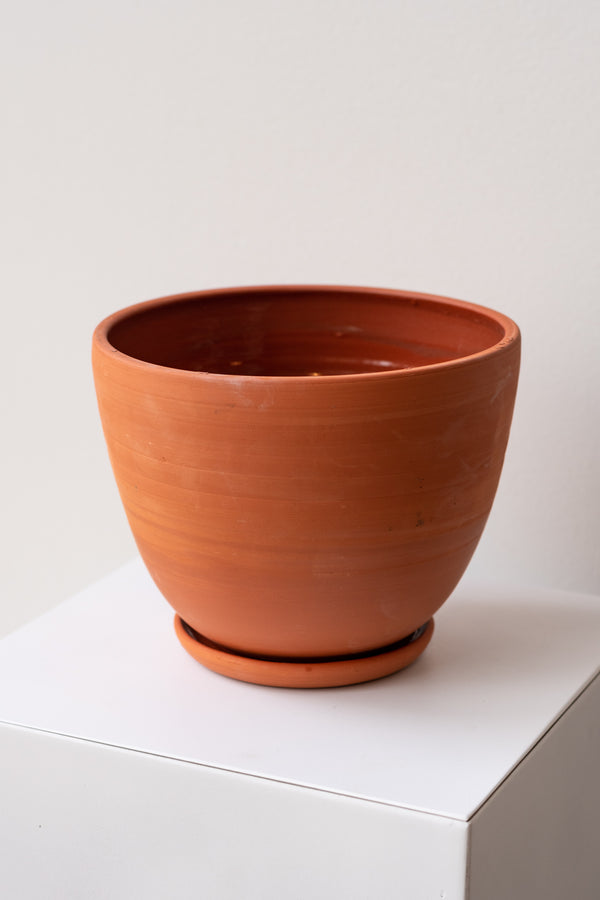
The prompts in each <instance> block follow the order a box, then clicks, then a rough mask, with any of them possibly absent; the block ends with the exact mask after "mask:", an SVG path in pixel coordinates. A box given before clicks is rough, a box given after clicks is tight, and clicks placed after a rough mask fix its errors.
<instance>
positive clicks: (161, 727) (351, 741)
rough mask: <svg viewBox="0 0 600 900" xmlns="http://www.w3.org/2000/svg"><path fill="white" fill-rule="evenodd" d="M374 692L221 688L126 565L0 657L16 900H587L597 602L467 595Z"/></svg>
mask: <svg viewBox="0 0 600 900" xmlns="http://www.w3.org/2000/svg"><path fill="white" fill-rule="evenodd" d="M436 625H437V629H436V634H435V635H434V638H433V641H432V643H431V645H430V647H429V649H428V650H427V651H426V653H425V654H424V656H423V657H422V658H421V659H420V660H419V661H418V662H417V663H416V664H415V665H414V666H412V667H411V668H409V669H407V670H405V671H404V672H400V673H398V674H397V675H394V676H391V677H389V678H386V679H383V680H381V681H377V682H372V683H369V684H364V685H357V686H353V687H346V688H333V689H327V690H313V691H306V690H304V691H303V690H300V691H294V690H285V689H279V688H265V687H258V686H255V685H248V684H243V683H240V682H235V681H231V680H229V679H226V678H222V677H220V676H218V675H215V674H213V673H211V672H209V671H207V670H205V669H203V668H202V667H201V666H200V665H198V664H197V663H196V662H194V660H192V659H191V658H190V657H188V656H187V655H186V653H185V652H184V651H183V649H182V648H181V647H180V645H179V644H178V642H177V640H176V639H175V636H174V633H173V629H172V612H171V610H170V607H169V606H168V605H167V604H166V602H165V601H164V600H163V599H162V598H161V597H160V595H159V593H158V591H157V590H156V588H155V587H154V586H153V584H152V583H151V581H150V579H149V577H148V576H147V575H146V573H145V570H144V569H143V567H142V565H141V563H140V562H139V561H135V562H133V563H131V564H129V565H128V566H126V567H124V568H123V569H120V570H119V571H117V572H115V573H114V574H113V575H111V576H110V577H109V578H107V579H104V580H103V581H101V582H99V583H97V584H95V585H93V586H91V587H90V588H88V589H87V590H86V591H84V592H83V593H82V594H80V595H79V596H77V597H75V598H73V599H72V600H70V601H67V602H66V603H64V604H62V605H61V606H60V607H58V608H57V609H56V610H54V611H52V612H51V613H48V614H47V615H45V616H43V617H42V618H40V619H38V620H37V621H36V622H34V623H33V624H31V625H29V626H26V627H25V628H23V629H21V630H20V631H18V632H15V633H14V634H13V635H10V636H9V637H8V638H5V639H4V640H3V641H1V642H0V721H1V722H2V723H4V724H3V725H2V726H0V755H1V758H2V761H3V764H2V767H1V770H0V796H1V797H2V803H1V806H0V884H1V886H2V895H3V896H6V897H10V898H11V900H12V898H15V900H29V898H31V900H33V898H35V900H38V898H44V900H47V898H60V900H70V898H73V900H80V898H85V900H95V898H103V900H120V898H124V900H131V898H137V897H144V898H145V900H146V898H157V900H159V898H160V900H167V898H168V900H171V898H174V900H175V898H176V900H179V898H188V897H189V898H192V897H193V898H198V897H202V898H207V900H222V898H227V900H229V898H232V900H233V898H235V900H238V898H242V900H254V898H256V900H271V898H273V900H288V898H290V900H291V898H293V900H314V898H326V897H327V898H329V897H332V898H344V900H346V898H356V900H365V898H374V900H379V898H383V897H394V898H403V900H465V898H470V900H537V898H540V900H542V898H543V900H565V898H570V900H571V898H572V900H588V898H589V900H597V898H598V896H599V890H600V889H599V887H598V885H599V884H600V852H599V849H600V848H599V834H598V826H597V824H596V821H597V812H598V809H599V808H600V772H599V768H600V767H599V760H600V679H598V678H596V675H597V674H598V669H599V663H600V598H594V597H585V596H581V595H576V594H568V593H556V592H551V591H546V590H537V591H536V590H532V589H520V588H519V587H510V588H507V587H493V586H490V585H481V584H475V583H473V582H470V581H469V580H465V581H464V582H463V584H462V585H461V587H460V588H459V589H458V590H457V591H456V592H455V594H454V596H453V597H452V598H451V599H450V600H449V601H448V603H447V604H446V605H445V607H444V608H443V610H442V611H441V612H440V613H439V614H438V616H437V617H436Z"/></svg>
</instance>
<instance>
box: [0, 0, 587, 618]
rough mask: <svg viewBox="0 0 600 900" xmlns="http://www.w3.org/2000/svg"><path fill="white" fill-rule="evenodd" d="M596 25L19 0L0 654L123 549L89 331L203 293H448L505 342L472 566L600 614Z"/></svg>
mask: <svg viewBox="0 0 600 900" xmlns="http://www.w3.org/2000/svg"><path fill="white" fill-rule="evenodd" d="M599 32H600V6H599V5H598V4H595V3H592V2H591V0H584V2H580V3H576V4H573V3H571V2H566V0H565V2H563V0H529V2H527V0H522V2H516V0H502V2H477V0H472V2H469V0H455V2H452V0H404V2H402V0H386V2H384V0H347V2H342V0H296V2H285V0H193V2H192V0H189V2H183V0H169V2H166V0H164V2H163V0H146V2H145V3H134V2H132V0H104V2H102V3H99V2H98V3H80V2H75V0H54V2H52V3H47V2H42V0H33V2H29V3H23V4H12V7H11V9H10V12H9V13H8V14H6V13H5V16H4V17H3V25H2V29H1V30H0V58H1V59H2V60H3V65H4V67H5V71H4V74H3V77H2V79H1V82H0V84H1V87H0V91H1V92H2V95H3V96H2V105H1V107H0V108H1V109H2V141H1V144H0V146H1V151H0V152H1V159H2V165H1V170H0V171H1V173H2V181H3V187H2V195H1V196H2V207H1V213H0V218H1V227H2V236H1V246H2V256H3V262H2V265H1V266H0V278H1V279H2V304H3V306H2V308H3V316H2V318H3V326H4V327H3V335H2V337H3V340H2V353H1V354H0V365H1V367H2V372H1V378H2V391H1V397H2V404H3V409H2V435H3V441H2V461H3V465H2V498H3V504H2V506H3V515H2V558H3V563H2V568H1V573H0V632H6V631H8V630H10V629H11V628H13V627H15V626H17V625H19V624H20V623H22V622H25V621H27V620H28V619H30V618H32V617H33V616H35V615H37V614H38V613H39V612H41V611H43V610H44V609H45V608H49V607H51V606H52V605H54V604H56V603H57V602H59V600H61V599H62V598H63V597H65V596H66V595H68V594H69V593H71V592H73V591H74V590H76V589H77V588H79V587H81V586H83V585H84V584H86V583H87V582H88V581H90V580H92V579H94V578H96V577H98V576H100V575H101V574H103V573H104V572H106V571H108V570H110V569H111V568H113V567H114V566H115V565H117V564H118V563H120V562H121V561H124V560H125V559H127V558H128V557H130V556H132V555H133V554H134V552H135V548H134V545H133V541H132V539H131V538H130V536H129V533H128V530H127V527H126V524H125V521H124V516H123V514H122V511H121V508H120V505H119V501H118V498H117V494H116V489H115V488H114V486H113V483H112V476H111V473H110V470H109V466H108V462H107V459H106V454H105V450H104V446H103V441H102V437H101V431H100V426H99V422H98V418H97V412H96V408H95V399H94V394H93V387H92V381H91V373H90V366H89V343H90V335H91V332H92V329H93V326H94V325H95V324H96V322H97V321H98V320H100V318H102V317H103V316H104V315H106V314H108V313H109V312H112V311H113V310H115V309H117V308H119V307H122V306H125V305H127V304H129V303H132V302H135V301H138V300H143V299H147V298H150V297H153V296H159V295H161V294H167V293H174V292H178V291H183V290H192V289H199V288H207V287H215V286H225V285H235V284H251V283H269V282H271V283H272V282H328V283H348V284H367V285H379V286H387V287H402V288H411V289H415V290H422V291H429V292H438V293H444V294H448V295H451V296H456V297H461V298H463V299H467V300H471V301H474V302H478V303H483V304H485V305H489V306H493V307H497V308H499V309H501V310H502V311H504V312H506V313H508V314H509V315H512V316H513V317H514V318H515V319H516V320H517V321H518V322H519V324H520V325H521V327H522V330H523V338H524V358H523V370H522V381H521V387H520V394H519V397H518V405H517V411H516V417H515V422H514V427H513V434H512V439H511V444H510V446H509V453H508V458H507V463H506V467H505V472H504V476H503V481H502V484H501V488H500V491H499V494H498V497H497V502H496V506H495V509H494V512H493V514H492V518H491V520H490V522H489V525H488V529H487V532H486V535H485V537H484V539H483V541H482V544H481V545H480V548H479V550H478V553H477V556H476V559H475V560H474V562H473V567H474V568H475V569H478V570H481V571H482V572H483V571H485V572H497V573H498V575H499V577H504V576H505V575H506V574H507V573H510V574H512V575H514V576H516V577H518V578H521V579H523V580H524V581H528V582H542V583H544V584H548V585H555V586H557V587H561V586H562V587H568V588H572V589H579V590H582V591H590V592H596V593H598V592H600V562H599V551H598V539H599V535H600V518H599V513H598V509H599V506H600V503H599V500H600V498H599V485H600V455H599V453H598V444H599V438H600V417H599V415H598V412H597V406H598V401H597V394H598V387H599V385H600V352H599V349H600V348H599V345H600V339H599V333H600V313H599V312H598V310H599V307H600V303H599V300H598V292H599V288H600V252H599V250H600V229H599V220H600V198H599V180H598V160H599V159H600V126H599V121H598V119H599V116H598V110H599V104H598V100H599V92H598V83H599V76H600V67H599V64H598V46H600V43H599V37H600V34H599Z"/></svg>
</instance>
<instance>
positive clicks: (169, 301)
mask: <svg viewBox="0 0 600 900" xmlns="http://www.w3.org/2000/svg"><path fill="white" fill-rule="evenodd" d="M300 292H302V293H330V294H357V295H361V294H362V295H364V296H365V298H367V297H368V296H383V297H397V298H398V299H400V300H415V301H417V302H418V303H428V302H432V303H437V304H438V305H441V306H446V307H448V308H449V309H455V310H463V311H465V312H469V311H470V312H472V313H475V314H476V315H479V316H482V317H483V318H486V319H488V320H489V321H491V322H494V323H495V324H497V325H499V326H500V327H501V328H502V329H503V331H504V334H503V336H502V337H501V338H500V340H498V341H497V342H496V343H495V344H492V345H491V346H490V347H486V348H485V349H484V350H479V351H477V352H475V353H468V354H465V355H464V356H460V357H457V358H454V359H449V360H444V361H442V362H435V363H426V364H424V365H419V366H408V367H406V368H402V369H388V370H385V371H379V372H350V373H344V374H323V375H320V376H319V378H314V377H312V376H311V375H244V374H233V373H223V372H210V371H196V370H194V369H179V368H174V367H171V366H166V365H162V364H159V363H153V362H148V361H146V360H142V359H138V358H136V357H134V356H130V355H129V354H127V353H123V352H122V351H121V350H119V349H117V347H115V346H113V344H111V342H110V340H109V338H108V335H109V332H110V330H111V329H112V328H113V327H114V326H115V325H117V324H118V323H119V322H122V321H123V320H125V319H127V318H129V317H131V316H135V315H137V314H138V313H143V312H146V311H149V310H152V309H159V308H160V307H167V306H170V305H176V304H178V303H181V302H186V301H190V300H196V299H202V298H203V297H207V298H208V297H219V296H221V297H224V298H225V297H227V296H234V295H238V296H241V295H246V296H248V297H251V296H252V295H255V294H262V295H265V296H266V295H269V294H290V293H300ZM519 340H520V330H519V327H518V325H517V324H516V323H515V322H514V321H513V320H512V319H511V318H510V317H509V316H507V315H505V314H504V313H500V312H498V311H497V310H494V309H491V308H490V307H487V306H482V305H480V304H476V303H471V302H468V301H466V300H457V299H455V298H453V297H446V296H443V295H439V294H429V293H422V292H418V291H410V290H398V289H395V288H378V287H366V286H356V285H333V284H279V285H278V284H269V285H251V286H239V287H223V288H209V289H205V290H199V291H189V292H185V293H180V294H170V295H168V296H164V297H157V298H155V299H152V300H144V301H142V302H140V303H135V304H132V305H130V306H126V307H123V308H122V309H120V310H117V311H116V312H114V313H112V314H111V315H109V316H107V317H106V318H105V319H103V320H102V321H101V322H100V323H99V324H98V325H97V326H96V328H95V330H94V333H93V338H92V343H93V348H94V350H96V351H98V352H100V353H102V354H105V355H109V356H110V357H112V358H115V357H116V358H118V359H120V361H121V363H122V364H125V365H128V366H130V367H131V368H133V369H139V370H144V371H149V370H150V371H157V372H158V371H160V372H161V373H164V375H165V376H166V375H170V376H172V377H174V378H177V379H181V378H182V377H184V378H186V380H189V379H194V380H203V381H206V380H207V379H210V380H211V381H212V380H214V381H215V382H219V381H221V382H227V383H232V382H234V381H235V382H236V383H240V382H243V383H248V384H250V383H256V384H258V383H260V382H268V383H270V384H272V383H273V382H285V383H286V384H289V383H292V384H293V383H294V382H295V383H302V384H308V383H311V384H313V385H318V384H321V385H322V384H323V382H325V383H327V382H336V383H339V382H340V381H357V380H358V381H364V380H365V379H367V380H371V379H389V378H409V377H415V376H419V375H421V376H422V375H425V374H427V373H429V372H433V371H436V370H442V369H456V368H458V367H462V366H465V365H469V364H473V363H475V362H477V361H479V360H483V359H485V358H487V357H490V356H494V355H497V354H498V353H501V352H503V351H506V350H508V349H510V348H511V347H512V346H514V344H515V343H518V342H519Z"/></svg>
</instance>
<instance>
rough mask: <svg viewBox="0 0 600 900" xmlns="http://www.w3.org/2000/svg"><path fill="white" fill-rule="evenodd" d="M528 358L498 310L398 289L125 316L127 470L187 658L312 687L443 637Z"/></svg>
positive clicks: (122, 371) (113, 392)
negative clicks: (448, 604) (443, 622)
mask: <svg viewBox="0 0 600 900" xmlns="http://www.w3.org/2000/svg"><path fill="white" fill-rule="evenodd" d="M519 351H520V338H519V333H518V329H517V327H516V326H515V325H514V323H512V322H511V321H510V320H509V319H507V318H506V317H504V316H502V315H500V314H499V313H495V312H492V311H490V310H485V309H483V308H481V307H476V306H473V305H469V304H464V303H460V302H459V301H451V300H446V299H441V298H432V297H428V296H425V295H415V294H406V293H403V292H397V291H378V290H368V289H352V288H318V287H312V288H293V287H280V288H277V287H272V288H254V289H239V290H235V289H234V290H227V291H213V292H205V293H200V294H194V295H185V296H184V297H179V298H169V299H167V300H160V301H151V302H150V303H148V304H140V305H138V306H137V307H134V308H131V309H130V310H128V311H124V312H121V313H117V314H115V315H114V316H112V317H110V318H109V319H108V320H105V322H103V323H102V324H101V325H100V326H99V327H98V329H97V330H96V333H95V335H94V343H93V365H94V375H95V382H96V389H97V396H98V404H99V409H100V414H101V418H102V423H103V428H104V433H105V437H106V442H107V445H108V450H109V454H110V459H111V463H112V466H113V470H114V473H115V477H116V480H117V483H118V486H119V491H120V494H121V498H122V501H123V505H124V508H125V511H126V514H127V517H128V520H129V523H130V526H131V528H132V531H133V534H134V536H135V540H136V542H137V545H138V547H139V550H140V553H141V555H142V557H143V559H144V561H145V563H146V565H147V567H148V569H149V571H150V573H151V575H152V577H153V579H154V580H155V582H156V584H157V585H158V587H159V589H160V590H161V591H162V593H163V594H164V596H165V597H166V598H167V600H168V601H169V602H170V603H171V604H172V606H173V607H174V608H175V610H176V611H177V613H178V615H179V616H180V618H181V619H182V620H183V622H184V623H185V624H186V625H187V626H188V628H187V630H186V631H185V633H183V634H182V633H180V637H181V638H182V640H183V641H184V643H185V642H186V641H187V642H188V643H189V641H190V640H192V641H194V640H200V642H201V643H202V644H203V645H205V647H208V648H209V651H210V649H211V648H212V650H213V651H214V653H213V656H214V657H215V658H216V657H217V655H219V654H220V656H219V658H221V657H225V658H226V657H227V656H229V657H230V658H231V661H232V662H235V665H234V666H233V670H230V671H228V672H227V674H233V675H234V676H235V677H247V678H248V680H263V681H264V680H265V678H266V680H267V682H268V683H278V681H277V676H276V675H273V674H271V675H266V676H265V677H262V678H259V677H258V676H257V677H254V678H253V677H251V673H250V675H249V674H248V671H249V669H252V658H253V657H258V658H259V659H258V660H256V662H257V663H260V661H261V660H263V661H264V662H266V663H272V664H273V665H271V666H266V667H265V666H263V667H262V668H263V669H269V671H273V672H274V671H275V669H274V666H275V667H276V666H277V665H280V671H283V665H285V664H286V663H290V664H291V665H292V671H296V672H299V671H300V669H299V668H298V666H300V667H301V668H303V670H304V672H305V675H304V676H303V677H301V678H300V681H299V683H301V684H304V683H307V684H312V683H319V677H321V676H319V675H318V673H319V672H321V671H323V667H322V666H321V669H319V664H322V663H323V662H326V661H328V660H329V661H330V662H335V660H333V661H332V660H331V657H334V658H342V662H343V661H344V659H345V658H348V657H357V656H358V657H360V656H361V655H363V656H364V659H366V660H367V661H368V660H369V659H370V658H372V657H375V656H378V655H381V651H382V649H383V648H389V647H390V645H391V646H392V648H393V647H394V645H395V644H396V643H397V642H399V641H401V640H402V639H404V638H406V637H407V636H408V635H411V634H412V633H413V632H415V631H417V630H418V629H420V628H422V626H424V625H426V624H427V623H428V622H429V620H430V619H431V617H432V616H433V614H434V613H435V612H436V610H437V609H439V607H440V606H441V604H442V603H443V602H444V601H445V600H446V599H447V597H448V596H449V594H450V593H451V592H452V590H453V589H454V587H455V586H456V584H457V582H458V580H459V579H460V577H461V576H462V574H463V572H464V570H465V568H466V566H467V564H468V562H469V559H470V558H471V556H472V554H473V552H474V550H475V548H476V546H477V542H478V540H479V538H480V536H481V533H482V530H483V527H484V525H485V522H486V519H487V517H488V514H489V512H490V509H491V506H492V502H493V498H494V494H495V492H496V488H497V485H498V480H499V477H500V472H501V469H502V463H503V459H504V453H505V449H506V445H507V440H508V435H509V429H510V423H511V417H512V410H513V405H514V400H515V393H516V387H517V379H518V371H519ZM181 629H182V623H179V630H180V632H181ZM430 631H431V629H429V633H428V636H427V640H428V639H429V637H430ZM420 640H421V642H422V643H423V638H422V637H421V638H420ZM425 643H426V641H425ZM188 649H193V648H189V647H188ZM421 649H422V648H421ZM384 655H385V654H384ZM271 658H273V659H271ZM404 658H406V659H408V656H407V652H406V649H405V652H404ZM240 660H241V661H242V662H241V663H240ZM203 661H205V662H208V664H209V665H210V660H203ZM248 661H249V662H248ZM408 661H412V660H410V659H408ZM313 663H314V666H313ZM223 664H224V663H222V665H221V668H220V670H223V668H222V667H223ZM404 664H406V662H404V663H403V665H404ZM361 665H362V670H363V674H366V676H367V677H376V676H377V675H379V674H385V671H383V672H382V671H379V670H378V669H377V667H375V669H373V670H371V669H369V666H368V663H366V662H362V664H359V666H358V668H361ZM213 667H215V668H217V669H219V665H217V664H215V665H214V666H213ZM394 667H395V668H398V667H399V666H398V665H395V666H393V667H392V670H393V668H394ZM259 668H260V665H256V666H254V669H256V670H258V669H259ZM325 668H326V667H325ZM330 668H331V667H330ZM346 668H347V666H346ZM384 669H385V666H384ZM388 669H389V666H388ZM247 670H248V671H247ZM313 672H315V674H314V675H313V674H312V673H313ZM255 674H256V673H255ZM290 677H291V676H290ZM340 678H342V681H343V680H344V677H342V676H340V675H338V676H335V677H334V682H335V683H338V682H339V680H340ZM273 679H274V682H273ZM345 680H346V681H347V680H348V676H345ZM350 680H363V677H362V675H361V676H360V677H350ZM283 683H290V682H289V677H288V679H287V681H286V679H285V678H284V679H283ZM294 683H295V682H294ZM324 683H328V682H327V678H325V682H324Z"/></svg>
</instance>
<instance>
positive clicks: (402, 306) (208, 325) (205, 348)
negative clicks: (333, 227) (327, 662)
mask: <svg viewBox="0 0 600 900" xmlns="http://www.w3.org/2000/svg"><path fill="white" fill-rule="evenodd" d="M503 336H504V329H503V327H502V325H501V324H500V323H499V322H497V321H496V320H495V319H493V318H492V317H491V316H486V315H485V313H480V312H478V311H477V310H472V309H469V308H463V307H460V306H453V305H452V304H450V303H449V302H444V301H443V300H429V299H425V298H418V297H415V298H411V297H402V296H397V295H393V294H390V295H388V294H377V293H375V292H373V293H370V292H368V291H364V292H350V291H348V292H344V291H343V290H339V289H338V290H335V291H331V292H328V291H326V290H321V291H319V290H313V291H309V290H302V289H291V290H289V291H280V292H278V291H264V292H261V291H254V292H245V291H240V292H239V293H236V292H233V293H223V294H214V295H211V294H205V295H199V296H197V297H190V298H185V299H182V300H176V301H168V302H165V303H164V304H158V305H153V306H151V307H150V308H146V309H140V310H137V311H133V312H131V313H129V314H127V315H125V316H124V317H123V318H121V319H119V320H118V321H117V322H116V323H115V324H114V325H113V326H112V327H111V329H110V330H109V332H108V341H109V343H110V344H111V345H112V346H113V347H115V348H116V349H117V350H119V351H121V352H122V353H124V354H126V355H128V356H130V357H133V358H135V359H139V360H143V361H145V362H148V363H153V364H155V365H160V366H168V367H170V368H175V369H185V370H190V371H198V372H212V373H217V374H224V375H258V376H277V377H281V376H299V375H300V376H308V375H315V376H316V375H347V374H360V373H366V372H381V371H386V370H388V371H389V370H394V369H406V368H414V367H419V366H426V365H431V364H433V363H440V362H445V361H447V360H453V359H460V358H463V357H466V356H471V355H472V354H474V353H478V352H480V351H482V350H486V349H488V348H490V347H492V346H494V345H495V344H497V343H498V342H499V341H500V340H501V339H502V337H503Z"/></svg>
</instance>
